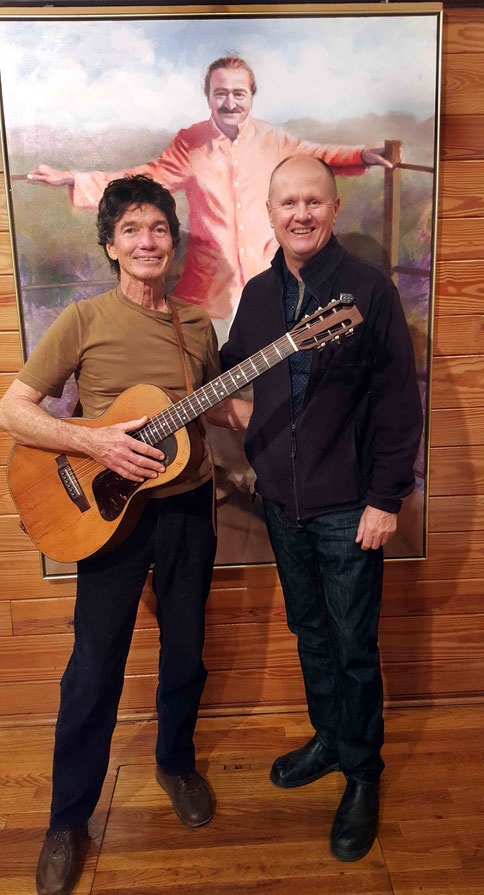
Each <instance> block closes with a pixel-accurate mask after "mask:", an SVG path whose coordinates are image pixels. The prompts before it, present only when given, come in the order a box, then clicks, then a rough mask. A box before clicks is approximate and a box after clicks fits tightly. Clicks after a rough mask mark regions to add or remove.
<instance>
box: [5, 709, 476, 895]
mask: <svg viewBox="0 0 484 895" xmlns="http://www.w3.org/2000/svg"><path fill="white" fill-rule="evenodd" d="M483 733H484V707H482V706H463V707H439V708H414V709H405V710H403V709H400V710H396V709H393V710H389V711H387V712H386V745H385V751H384V758H385V761H386V765H387V768H386V772H385V774H384V778H383V781H384V782H383V786H382V790H383V792H382V819H381V824H380V832H379V837H378V841H377V842H376V843H375V846H374V847H373V849H372V850H371V852H370V853H369V854H368V855H367V856H366V858H364V859H363V860H362V861H359V862H356V863H354V864H342V863H340V862H339V861H337V860H335V859H334V858H333V857H332V856H331V854H330V851H329V846H328V837H329V833H330V829H331V824H332V819H333V816H334V812H335V810H336V808H337V805H338V802H339V799H340V796H341V793H342V791H343V787H344V779H343V777H342V776H341V775H340V774H332V775H330V776H328V777H326V778H324V779H322V780H319V781H317V782H316V783H313V784H312V785H310V786H306V787H303V788H301V789H294V790H289V791H284V790H278V789H277V788H276V787H273V786H272V785H271V784H270V782H269V780H268V771H269V768H270V765H271V762H272V761H273V759H274V758H275V757H276V756H277V755H278V754H280V753H281V752H285V751H288V750H290V749H292V748H296V747H297V746H299V745H300V744H301V743H303V742H304V741H305V739H307V737H308V736H310V735H311V730H310V727H309V724H308V720H307V717H306V716H305V715H304V714H302V713H294V714H271V715H252V716H232V717H215V718H201V719H200V721H199V724H198V728H197V756H198V768H199V770H201V772H202V773H205V774H206V775H207V776H208V778H209V779H210V782H211V784H212V786H213V788H214V790H215V792H216V795H217V813H216V816H215V818H214V820H213V821H212V822H211V823H210V824H208V825H207V826H205V827H202V828H199V829H197V830H191V829H188V828H186V827H184V826H183V825H182V824H181V823H180V822H179V821H178V819H177V818H176V816H175V815H174V813H173V811H172V809H171V805H170V803H169V800H168V797H167V796H166V794H165V793H164V792H163V791H162V790H161V789H160V788H159V786H158V784H157V783H156V780H155V777H154V773H153V749H154V742H155V737H156V724H155V722H153V721H145V722H123V723H120V724H118V727H117V730H116V733H115V737H114V740H113V749H112V756H111V762H110V769H109V774H108V777H107V780H106V784H105V786H104V789H103V793H102V797H101V801H100V804H99V806H98V808H97V811H96V813H95V815H94V817H93V818H92V820H91V823H90V834H91V837H92V841H91V844H90V848H89V852H88V857H87V861H86V865H85V868H84V873H83V876H82V879H81V880H80V882H79V884H78V886H77V888H76V890H75V892H76V895H85V893H93V895H121V893H123V895H124V893H126V895H127V893H133V895H154V893H163V895H166V893H175V892H176V893H177V895H195V893H197V895H229V893H230V895H232V893H234V895H239V893H240V895H242V893H244V895H253V893H257V895H268V893H270V895H273V893H274V895H313V893H314V895H315V893H318V895H321V893H323V895H384V893H393V895H417V893H418V895H422V893H423V895H482V893H483V892H484V853H483V840H484V787H483V784H484V760H483V759H484V736H483ZM52 744H53V729H52V728H51V727H30V728H19V727H16V728H3V729H0V751H1V754H2V770H1V776H0V892H1V893H2V895H33V893H35V884H34V871H35V864H36V860H37V855H38V852H39V849H40V846H41V842H42V838H43V834H44V830H45V826H46V822H47V818H48V807H49V800H50V765H51V752H52Z"/></svg>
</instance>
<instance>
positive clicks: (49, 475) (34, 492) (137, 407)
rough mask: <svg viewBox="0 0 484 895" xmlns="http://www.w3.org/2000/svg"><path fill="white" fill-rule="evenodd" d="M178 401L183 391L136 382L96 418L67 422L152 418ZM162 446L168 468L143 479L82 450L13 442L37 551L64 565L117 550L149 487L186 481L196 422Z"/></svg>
mask: <svg viewBox="0 0 484 895" xmlns="http://www.w3.org/2000/svg"><path fill="white" fill-rule="evenodd" d="M173 399H174V400H173ZM176 400H178V396H177V395H171V394H170V392H168V391H163V390H162V389H160V388H157V387H156V386H154V385H135V386H133V387H132V388H129V389H127V390H126V391H125V392H123V393H122V394H121V395H119V396H118V397H117V398H116V399H115V400H114V401H113V403H112V404H111V406H110V407H109V409H108V410H106V411H105V413H103V414H102V416H100V417H98V418H97V419H94V420H85V419H69V420H65V422H68V423H70V424H71V425H73V426H87V427H88V428H92V429H95V428H100V427H102V426H111V425H114V424H115V423H121V422H126V421H127V420H132V419H138V418H139V417H142V416H148V417H150V418H151V417H153V416H155V415H156V414H158V413H161V412H162V411H163V410H165V409H166V408H167V407H169V405H170V404H173V403H174V401H176ZM156 447H158V448H159V449H160V450H162V451H163V452H164V454H165V457H166V459H165V464H166V471H165V472H164V473H160V474H159V475H158V476H157V477H156V478H155V479H147V480H146V481H145V482H141V483H139V482H131V481H129V479H125V478H123V477H122V476H120V475H118V474H117V473H115V472H113V471H112V470H109V469H106V468H105V467H104V466H101V464H100V463H96V461H95V460H92V459H91V458H90V457H87V456H85V455H84V454H81V453H69V454H63V453H61V452H60V451H56V450H46V449H43V448H34V447H26V446H25V445H20V444H17V445H15V446H14V447H13V449H12V451H11V454H10V457H9V460H8V468H7V477H8V484H9V488H10V492H11V494H12V497H13V500H14V502H15V505H16V507H17V510H18V512H19V515H20V518H21V520H22V524H23V527H24V528H25V530H26V531H27V533H28V534H29V535H30V537H31V538H32V540H33V541H34V543H35V544H36V546H37V547H38V548H39V550H41V551H42V552H43V553H45V554H46V556H49V557H51V559H54V560H57V561H58V562H72V561H74V560H78V559H84V558H85V557H86V556H90V555H91V554H93V553H96V552H97V551H99V550H101V549H103V548H104V549H112V548H113V547H114V546H116V545H117V544H118V543H120V542H121V540H122V539H123V538H124V537H126V535H127V534H128V533H129V531H130V530H131V529H132V528H133V527H134V525H135V524H136V522H137V520H138V518H139V516H140V514H141V511H142V509H143V507H144V505H145V503H146V500H148V498H149V497H150V493H149V492H150V489H152V488H156V487H158V486H160V485H166V484H168V483H169V482H174V481H175V480H177V481H183V480H184V479H186V478H188V477H189V476H190V475H192V474H193V472H194V470H196V469H198V467H199V466H200V463H201V461H202V458H203V440H202V437H201V435H200V431H199V429H198V426H197V423H196V421H195V422H191V423H189V424H188V425H187V426H186V427H185V428H183V429H179V430H178V431H177V432H174V433H173V434H172V435H169V436H168V437H167V438H164V439H163V440H162V441H160V442H159V443H158V444H157V445H156Z"/></svg>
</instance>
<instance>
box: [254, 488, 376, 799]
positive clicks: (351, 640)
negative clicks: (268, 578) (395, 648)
mask: <svg viewBox="0 0 484 895" xmlns="http://www.w3.org/2000/svg"><path fill="white" fill-rule="evenodd" d="M264 507H265V513H266V521H267V527H268V529H269V536H270V539H271V544H272V547H273V550H274V553H275V556H276V562H277V568H278V572H279V577H280V579H281V584H282V588H283V591H284V598H285V602H286V611H287V622H288V625H289V628H290V630H291V631H293V633H294V634H296V635H297V639H298V652H299V658H300V661H301V667H302V672H303V677H304V684H305V688H306V698H307V702H308V709H309V717H310V719H311V723H312V725H313V727H314V729H315V731H316V733H317V735H318V737H319V739H320V740H321V742H322V743H324V744H325V745H326V746H327V747H328V748H330V749H334V750H335V751H337V753H338V756H339V761H340V765H341V770H342V771H343V772H344V773H345V774H346V775H347V776H350V777H352V778H353V779H355V780H359V781H361V782H373V781H375V780H377V779H378V777H379V775H380V774H381V772H382V770H383V767H384V764H383V761H382V759H381V757H380V749H381V746H382V744H383V718H382V708H383V687H382V679H381V672H380V654H379V650H378V621H379V615H380V605H381V586H382V572H383V555H382V554H383V551H382V549H381V548H380V549H379V550H362V549H361V547H360V545H359V544H355V537H356V532H357V528H358V524H359V521H360V517H361V514H362V510H356V511H351V512H342V513H331V514H329V515H322V516H317V517H315V518H313V519H311V520H309V521H307V522H302V523H297V522H292V521H291V520H290V519H289V518H288V517H287V516H286V514H285V513H284V512H283V510H282V509H281V508H280V507H279V506H278V505H277V504H275V503H273V502H272V501H267V500H265V501H264Z"/></svg>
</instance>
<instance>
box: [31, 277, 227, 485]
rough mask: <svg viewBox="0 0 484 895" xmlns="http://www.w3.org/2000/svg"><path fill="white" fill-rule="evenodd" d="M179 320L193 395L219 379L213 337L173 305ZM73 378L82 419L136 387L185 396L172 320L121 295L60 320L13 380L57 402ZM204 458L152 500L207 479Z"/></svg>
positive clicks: (185, 307)
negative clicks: (185, 477)
mask: <svg viewBox="0 0 484 895" xmlns="http://www.w3.org/2000/svg"><path fill="white" fill-rule="evenodd" d="M171 301H172V302H173V303H174V304H175V306H176V309H177V311H178V315H179V318H180V323H181V326H182V330H183V338H184V341H185V347H186V355H187V358H188V362H189V366H190V373H191V376H192V383H193V387H194V389H196V388H199V387H200V386H201V385H204V384H205V383H207V382H210V380H211V379H214V378H216V377H217V376H218V375H219V373H220V367H219V358H218V350H217V337H216V335H215V332H214V329H213V326H212V324H211V321H210V318H209V316H208V314H207V313H206V311H204V310H203V309H202V308H200V307H199V306H198V305H194V304H190V303H189V302H184V301H181V300H180V299H176V298H172V299H171ZM72 373H74V376H75V378H76V381H77V386H78V389H79V400H80V403H81V405H82V414H83V416H84V417H86V418H91V419H92V418H95V417H98V416H99V415H100V414H101V413H103V412H104V411H105V410H107V408H108V407H109V406H110V405H111V404H112V402H113V401H114V399H115V398H116V397H117V396H118V395H119V394H121V392H123V391H124V390H125V389H127V388H129V387H130V386H132V385H138V384H140V383H143V384H147V385H156V386H158V387H159V388H165V389H171V390H173V391H174V392H176V393H177V394H178V395H179V396H180V398H183V397H184V396H185V395H186V385H185V375H184V371H183V364H182V359H181V356H180V349H179V346H178V342H177V339H176V334H175V330H174V327H173V324H172V321H171V314H170V313H167V312H163V311H156V310H152V309H150V308H144V307H142V306H141V305H138V304H136V303H135V302H132V301H130V300H129V299H127V298H126V297H125V296H124V295H123V294H122V292H121V290H120V288H119V287H118V288H117V289H112V290H111V291H110V292H106V293H104V294H103V295H96V296H94V298H88V299H86V300H85V301H80V302H74V303H73V304H71V305H69V306H68V307H67V308H65V310H64V311H62V312H61V314H60V315H59V317H58V318H57V320H55V321H54V323H53V324H52V326H51V327H49V329H48V330H47V332H46V333H45V335H44V336H43V337H42V339H41V340H40V342H39V344H38V345H37V347H36V348H35V349H34V351H33V352H32V354H31V355H30V357H29V359H28V360H27V362H26V364H25V365H24V367H23V368H22V370H21V371H20V372H19V373H18V378H19V379H20V380H21V381H22V382H25V383H26V385H30V386H31V387H32V388H35V389H37V390H38V391H40V392H42V394H45V395H50V396H51V397H54V398H59V397H60V396H61V394H62V390H63V387H64V383H65V382H66V380H67V379H68V378H69V376H70V375H71V374H72ZM210 474H211V471H210V464H209V461H208V457H207V456H205V457H204V459H203V461H202V464H201V466H200V469H199V470H198V472H197V473H195V474H194V475H193V477H192V478H191V479H189V480H188V481H186V482H183V483H180V484H179V485H177V484H172V485H166V486H164V487H163V488H162V489H161V488H156V489H153V491H152V496H153V497H154V496H157V497H158V496H159V497H161V496H169V495H171V494H177V493H182V492H183V491H188V490H190V489H191V488H194V487H197V486H198V485H201V484H203V482H205V481H207V480H208V479H209V478H210Z"/></svg>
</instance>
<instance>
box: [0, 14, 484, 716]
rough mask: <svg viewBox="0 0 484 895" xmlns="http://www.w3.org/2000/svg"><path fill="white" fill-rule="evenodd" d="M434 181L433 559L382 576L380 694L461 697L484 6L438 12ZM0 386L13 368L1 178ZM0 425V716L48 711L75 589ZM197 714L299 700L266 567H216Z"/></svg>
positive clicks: (474, 425)
mask: <svg viewBox="0 0 484 895" xmlns="http://www.w3.org/2000/svg"><path fill="white" fill-rule="evenodd" d="M444 22H445V27H444V56H443V101H442V113H443V115H442V141H441V158H442V166H441V190H440V211H439V218H440V221H439V225H440V226H439V239H438V255H437V298H436V319H435V341H434V350H433V354H434V358H433V377H432V408H433V409H432V432H431V462H430V535H429V555H428V559H427V560H426V561H424V562H392V563H389V564H387V567H386V573H385V594H384V609H383V617H382V624H381V647H382V655H383V662H384V676H385V688H386V697H387V700H388V701H390V702H391V703H398V702H403V701H406V702H412V701H417V702H418V701H420V702H422V701H426V702H429V701H443V702H445V701H455V702H457V701H463V700H470V699H479V698H481V697H482V696H483V683H484V646H483V644H484V636H483V635H484V600H483V591H484V559H483V529H484V460H483V451H482V445H483V442H484V391H483V389H484V376H483V373H484V360H483V356H482V321H483V313H484V202H483V198H484V196H483V193H484V10H479V9H467V10H466V9H459V10H451V11H448V12H446V13H445V18H444ZM0 330H1V332H0V370H1V372H0V394H2V393H3V392H4V390H5V389H6V387H7V386H8V384H9V383H10V382H11V380H12V378H13V377H14V375H15V372H16V371H17V370H18V368H19V366H20V363H21V356H20V340H19V333H18V320H17V312H16V305H15V298H14V286H13V277H12V260H11V254H10V245H9V237H8V227H7V215H6V205H5V193H4V180H3V176H2V178H1V183H0ZM9 447H10V442H9V439H8V437H7V436H6V435H5V434H3V433H0V464H1V465H0V722H1V721H3V722H4V723H5V722H9V723H10V722H12V721H18V722H19V723H25V722H27V721H29V720H34V721H38V720H41V719H42V720H45V719H46V718H50V717H53V716H54V714H55V711H56V708H57V704H58V693H59V686H58V684H59V680H60V677H61V674H62V671H63V668H64V666H65V664H66V661H67V659H68V656H69V652H70V649H71V645H72V615H73V605H74V591H75V583H74V581H73V580H72V579H65V580H50V581H49V580H42V578H41V574H40V562H39V556H38V553H37V551H36V550H35V549H34V548H33V545H32V544H31V542H30V540H29V539H28V538H27V537H26V536H25V535H24V534H23V533H22V531H21V530H20V528H19V524H18V519H17V516H16V515H15V513H14V507H13V505H12V503H11V500H10V497H9V495H8V492H7V488H6V482H5V464H6V460H7V455H8V451H9ZM152 602H153V600H152V594H151V592H150V589H149V587H146V588H145V594H144V597H143V601H142V604H141V607H140V612H139V616H138V622H137V627H136V632H135V635H134V639H133V646H132V649H131V654H130V659H129V662H128V669H127V680H126V685H125V690H124V693H123V697H122V707H121V708H122V714H123V716H125V717H126V716H134V715H135V714H138V715H139V714H148V715H149V714H151V713H152V711H153V706H154V693H155V683H156V680H155V669H156V664H157V662H156V651H157V631H156V626H155V621H154V617H153V606H152ZM206 663H207V666H208V668H209V670H210V672H211V673H210V675H209V679H208V683H207V687H206V690H205V694H204V706H205V710H207V711H231V710H234V709H235V710H237V711H246V710H254V709H255V710H264V709H265V710H267V709H271V708H275V707H279V708H282V709H285V708H294V707H295V706H298V705H301V704H302V703H303V688H302V683H301V678H300V673H299V667H298V660H297V655H296V649H295V643H294V638H293V637H292V635H290V634H289V633H288V631H287V628H286V625H285V618H284V609H283V604H282V600H281V594H280V589H279V586H278V582H277V577H276V575H275V572H274V569H273V568H272V567H261V568H259V569H257V568H252V569H219V570H217V571H216V573H215V579H214V586H213V592H212V595H211V598H210V601H209V606H208V629H207V647H206Z"/></svg>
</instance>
